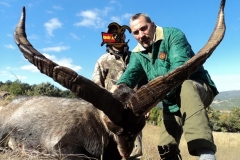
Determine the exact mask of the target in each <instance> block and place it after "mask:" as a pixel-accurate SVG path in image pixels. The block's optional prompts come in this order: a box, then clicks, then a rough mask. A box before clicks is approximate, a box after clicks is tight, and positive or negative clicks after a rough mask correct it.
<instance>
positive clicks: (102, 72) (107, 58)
mask: <svg viewBox="0 0 240 160" xmlns="http://www.w3.org/2000/svg"><path fill="white" fill-rule="evenodd" d="M127 59H128V56H126V57H125V60H123V58H121V57H120V56H116V55H113V54H111V53H105V54H104V55H102V56H101V57H100V58H99V59H98V60H97V63H96V65H95V68H94V72H93V77H92V81H93V82H95V83H97V84H98V85H99V86H101V87H103V88H105V89H106V90H108V91H110V89H111V88H112V86H113V85H115V84H116V82H117V80H118V79H119V78H120V76H121V75H122V74H123V72H124V70H125V69H126V63H125V62H126V61H127Z"/></svg>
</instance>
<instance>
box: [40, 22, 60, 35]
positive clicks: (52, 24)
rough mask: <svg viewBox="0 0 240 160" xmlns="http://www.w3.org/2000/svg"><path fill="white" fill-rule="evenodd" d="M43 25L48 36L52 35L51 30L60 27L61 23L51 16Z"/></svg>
mask: <svg viewBox="0 0 240 160" xmlns="http://www.w3.org/2000/svg"><path fill="white" fill-rule="evenodd" d="M44 27H45V29H46V30H47V32H48V34H49V35H50V36H53V30H55V29H58V28H61V27H62V23H61V22H60V21H59V20H58V19H57V18H52V19H50V20H49V21H48V22H46V23H44Z"/></svg>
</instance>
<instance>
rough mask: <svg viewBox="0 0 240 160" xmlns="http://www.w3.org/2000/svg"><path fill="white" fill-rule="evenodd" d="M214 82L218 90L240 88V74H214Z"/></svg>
mask: <svg viewBox="0 0 240 160" xmlns="http://www.w3.org/2000/svg"><path fill="white" fill-rule="evenodd" d="M211 77H212V79H213V81H214V83H215V84H216V86H217V88H218V91H220V92H222V91H231V90H240V74H239V75H216V76H215V75H212V76H211Z"/></svg>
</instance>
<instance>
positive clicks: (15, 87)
mask: <svg viewBox="0 0 240 160" xmlns="http://www.w3.org/2000/svg"><path fill="white" fill-rule="evenodd" d="M9 91H10V93H11V94H12V95H14V96H18V95H23V94H24V88H23V86H22V84H21V82H20V81H18V80H16V81H14V82H13V83H11V85H10V88H9Z"/></svg>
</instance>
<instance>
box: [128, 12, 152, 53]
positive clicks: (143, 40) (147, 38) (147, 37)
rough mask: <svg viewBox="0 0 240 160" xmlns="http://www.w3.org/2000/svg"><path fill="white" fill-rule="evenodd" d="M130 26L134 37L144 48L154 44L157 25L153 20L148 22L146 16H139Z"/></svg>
mask: <svg viewBox="0 0 240 160" xmlns="http://www.w3.org/2000/svg"><path fill="white" fill-rule="evenodd" d="M130 28H131V30H132V33H133V36H134V38H135V39H136V40H137V41H138V43H140V44H141V45H142V46H143V47H144V48H147V47H149V46H151V45H152V43H153V37H154V33H155V25H154V23H153V22H152V23H148V22H147V21H146V19H145V17H143V16H139V17H138V18H137V19H135V20H133V21H131V22H130Z"/></svg>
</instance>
